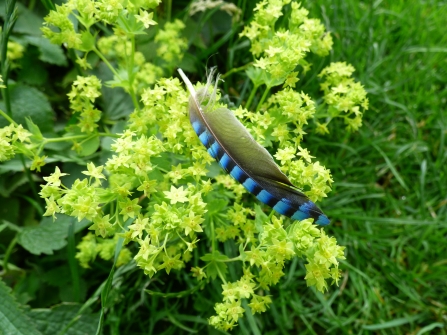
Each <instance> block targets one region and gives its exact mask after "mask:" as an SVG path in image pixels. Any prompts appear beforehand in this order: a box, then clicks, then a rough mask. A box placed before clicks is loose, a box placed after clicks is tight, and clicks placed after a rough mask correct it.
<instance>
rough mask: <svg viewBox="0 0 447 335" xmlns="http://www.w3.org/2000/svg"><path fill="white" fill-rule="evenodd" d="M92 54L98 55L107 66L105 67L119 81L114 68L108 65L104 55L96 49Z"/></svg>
mask: <svg viewBox="0 0 447 335" xmlns="http://www.w3.org/2000/svg"><path fill="white" fill-rule="evenodd" d="M93 52H94V53H95V54H97V55H98V57H99V58H101V60H102V61H103V62H104V63H105V64H106V65H107V67H108V68H109V69H110V71H112V73H113V74H114V75H115V77H117V78H118V79H121V78H120V76H119V74H118V72H116V70H115V68H114V67H113V66H112V64H110V63H109V61H108V60H107V58H105V57H104V55H103V54H102V53H101V51H99V50H98V49H97V48H96V47H94V48H93Z"/></svg>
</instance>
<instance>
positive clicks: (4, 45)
mask: <svg viewBox="0 0 447 335" xmlns="http://www.w3.org/2000/svg"><path fill="white" fill-rule="evenodd" d="M16 20H17V7H16V0H6V16H5V22H4V24H3V31H2V40H1V43H0V58H1V63H0V66H1V74H2V77H3V83H4V85H5V86H6V87H5V88H2V90H1V91H2V96H3V100H4V101H5V108H6V113H7V114H8V115H9V116H12V114H11V99H10V96H9V90H8V75H9V62H8V59H7V54H8V40H9V35H10V33H11V30H12V28H13V27H14V24H15V23H16Z"/></svg>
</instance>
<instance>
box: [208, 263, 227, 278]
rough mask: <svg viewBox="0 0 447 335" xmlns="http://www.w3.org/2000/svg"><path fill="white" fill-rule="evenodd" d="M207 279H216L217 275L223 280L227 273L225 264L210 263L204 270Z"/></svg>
mask: <svg viewBox="0 0 447 335" xmlns="http://www.w3.org/2000/svg"><path fill="white" fill-rule="evenodd" d="M205 271H206V275H207V276H208V278H211V279H216V278H217V276H218V275H219V273H220V274H221V275H222V276H223V277H224V278H225V277H226V276H225V275H226V273H227V272H228V266H227V264H225V263H218V262H214V261H213V262H211V263H209V265H208V266H207V267H206V269H205Z"/></svg>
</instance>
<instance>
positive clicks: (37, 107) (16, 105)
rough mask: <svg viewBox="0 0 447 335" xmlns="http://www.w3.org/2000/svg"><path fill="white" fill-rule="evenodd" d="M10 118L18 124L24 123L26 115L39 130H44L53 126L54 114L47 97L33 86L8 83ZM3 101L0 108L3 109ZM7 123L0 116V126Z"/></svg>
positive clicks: (48, 129)
mask: <svg viewBox="0 0 447 335" xmlns="http://www.w3.org/2000/svg"><path fill="white" fill-rule="evenodd" d="M10 88H11V89H10V97H11V111H12V118H13V119H14V121H16V122H17V123H19V124H25V119H26V118H27V117H29V118H31V119H32V120H33V122H34V123H35V125H36V126H38V127H39V128H40V131H42V132H46V131H50V130H52V128H53V124H54V115H53V110H52V108H51V105H50V103H49V101H48V99H47V97H46V96H45V95H44V94H43V93H42V92H40V91H39V90H37V89H35V88H34V87H30V86H26V85H22V84H17V85H10ZM4 107H5V106H4V102H3V101H2V102H0V109H3V110H5V108H4ZM7 124H8V123H7V122H6V120H4V119H3V118H0V127H4V126H6V125H7Z"/></svg>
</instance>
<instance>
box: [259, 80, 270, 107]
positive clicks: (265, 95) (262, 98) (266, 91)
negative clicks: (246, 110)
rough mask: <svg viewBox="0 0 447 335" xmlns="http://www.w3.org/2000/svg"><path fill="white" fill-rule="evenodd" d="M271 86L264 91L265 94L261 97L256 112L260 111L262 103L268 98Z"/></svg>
mask: <svg viewBox="0 0 447 335" xmlns="http://www.w3.org/2000/svg"><path fill="white" fill-rule="evenodd" d="M270 89H271V87H269V86H267V89H266V90H265V91H264V94H263V95H262V97H261V100H259V103H258V106H257V107H256V112H258V111H259V109H260V108H261V106H262V104H263V103H264V100H265V98H267V94H268V93H269V92H270Z"/></svg>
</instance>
